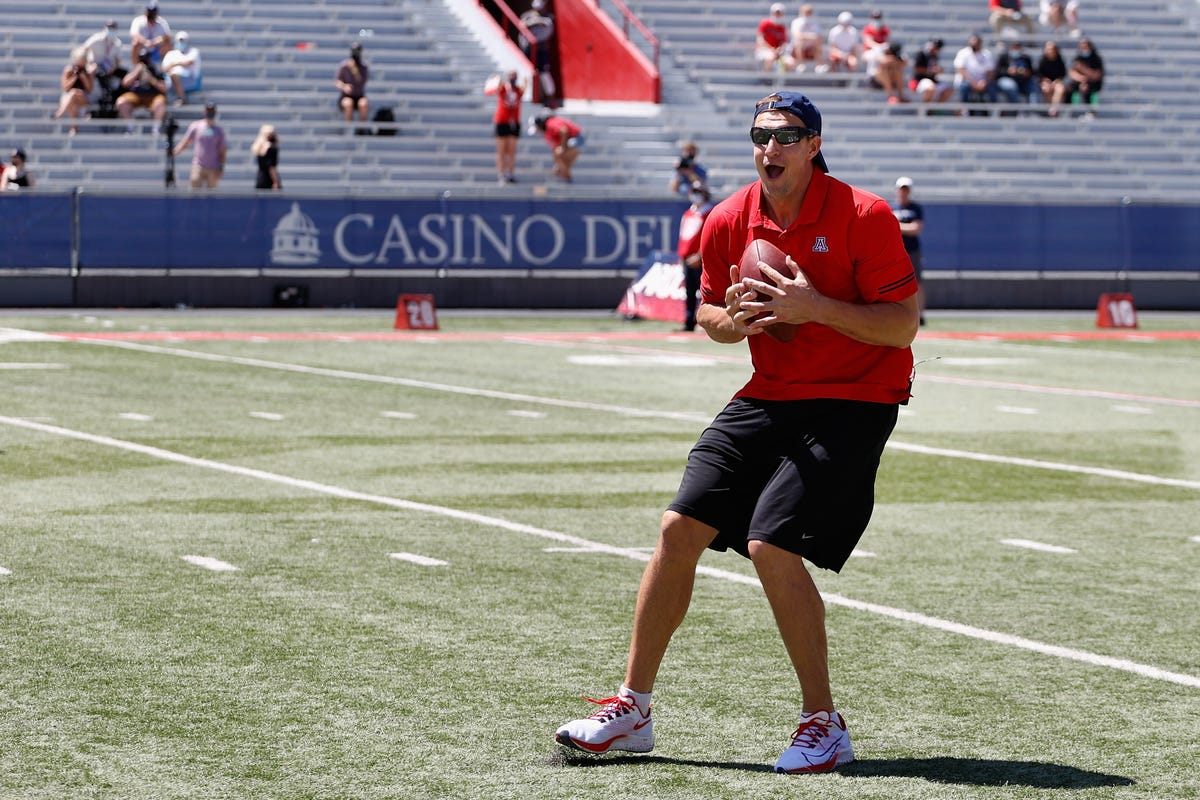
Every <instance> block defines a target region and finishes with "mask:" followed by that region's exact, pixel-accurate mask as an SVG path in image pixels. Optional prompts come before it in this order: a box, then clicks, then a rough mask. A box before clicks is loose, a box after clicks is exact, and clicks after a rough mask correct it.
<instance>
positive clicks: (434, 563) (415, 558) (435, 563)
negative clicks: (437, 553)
mask: <svg viewBox="0 0 1200 800" xmlns="http://www.w3.org/2000/svg"><path fill="white" fill-rule="evenodd" d="M388 556H389V557H391V558H394V559H396V560H397V561H408V562H411V563H413V564H418V565H420V566H422V567H446V566H449V565H450V562H449V561H442V560H440V559H436V558H430V557H429V556H419V555H417V554H416V553H388Z"/></svg>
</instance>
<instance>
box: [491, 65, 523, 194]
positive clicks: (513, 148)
mask: <svg viewBox="0 0 1200 800" xmlns="http://www.w3.org/2000/svg"><path fill="white" fill-rule="evenodd" d="M483 91H484V94H494V95H496V111H495V113H494V114H492V124H493V125H494V126H495V135H496V174H497V175H498V176H499V178H498V180H499V181H500V183H516V182H517V175H516V169H517V139H518V138H519V137H520V135H521V98H522V97H524V96H525V83H524V82H523V81H521V80H520V78H519V77H518V76H517V71H516V70H515V69H513V70H509V71H508V74H507V75H505V76H504V77H503V78H502V77H501V76H500V75H493V76H492V77H491V78H489V79H488V81H487V83H486V84H485V85H484V87H483Z"/></svg>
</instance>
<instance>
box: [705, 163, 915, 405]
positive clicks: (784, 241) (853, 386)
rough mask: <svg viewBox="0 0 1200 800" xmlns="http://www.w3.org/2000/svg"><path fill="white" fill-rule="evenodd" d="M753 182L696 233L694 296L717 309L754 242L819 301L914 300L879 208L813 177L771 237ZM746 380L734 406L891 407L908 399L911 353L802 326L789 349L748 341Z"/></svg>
mask: <svg viewBox="0 0 1200 800" xmlns="http://www.w3.org/2000/svg"><path fill="white" fill-rule="evenodd" d="M761 198H762V189H761V186H760V184H759V182H758V181H755V182H754V183H752V184H750V185H749V186H746V187H743V188H742V189H739V190H738V191H737V192H735V193H734V194H733V195H731V196H730V197H728V198H726V199H725V200H724V201H722V202H721V203H720V204H719V205H718V206H717V207H716V208H715V209H713V211H712V213H710V214H709V215H708V220H707V221H706V222H705V225H704V233H703V236H702V240H701V246H700V252H701V258H702V260H703V264H704V273H703V277H702V278H701V284H700V296H701V300H702V301H703V302H705V303H713V304H716V305H720V306H724V305H725V290H726V289H728V288H729V267H730V266H731V265H734V264H737V263H738V262H739V261H740V260H741V257H742V252H743V251H744V250H745V249H746V245H748V244H749V243H750V242H751V241H752V240H754V239H766V240H767V241H769V242H771V243H773V244H775V245H776V246H778V247H779V249H781V250H783V251H784V252H785V253H787V254H788V255H790V256H791V257H792V259H793V260H794V261H795V262H796V263H797V264H799V265H800V269H802V270H803V271H804V274H805V275H807V276H808V279H809V280H810V281H811V282H812V285H813V287H814V288H815V289H816V290H817V291H818V292H820V293H821V294H823V295H826V296H828V297H832V298H835V299H837V300H844V301H846V302H849V303H862V304H866V303H882V302H898V301H900V300H903V299H905V298H906V297H909V296H911V295H913V294H916V291H917V279H916V276H915V275H914V274H913V269H912V263H911V262H910V261H909V259H908V254H907V253H905V251H904V242H903V240H902V239H901V236H900V226H899V223H898V222H896V218H895V216H893V215H892V210H891V208H890V207H889V205H888V203H887V201H885V200H884V199H883V198H881V197H878V196H876V195H873V194H871V193H870V192H864V191H862V190H861V189H857V188H855V187H853V186H850V185H849V184H846V183H842V182H841V181H839V180H837V179H835V178H831V177H829V176H828V175H827V174H825V173H824V172H822V171H820V170H816V169H814V170H813V175H812V181H811V182H810V183H809V185H808V189H807V191H806V193H805V195H804V203H803V205H802V206H801V209H800V216H799V217H798V218H797V219H796V221H795V222H794V223H792V225H791V227H789V228H788V229H787V230H780V229H779V226H778V225H776V224H775V223H774V222H773V221H772V220H771V218H770V217H769V216H767V213H766V211H765V209H763V208H762V207H761V205H760V202H761ZM748 341H749V346H750V358H751V361H752V362H753V364H754V374H753V375H752V376H751V377H750V381H749V383H747V384H746V385H745V386H743V387H742V388H741V389H740V390H739V391H738V392H737V394H736V395H735V397H753V398H757V399H760V400H805V399H814V398H832V399H844V400H866V401H868V402H875V403H899V402H901V401H903V400H905V399H907V398H908V397H909V391H908V390H909V378H910V376H911V374H912V366H913V359H912V350H911V349H910V348H908V347H904V348H899V347H888V346H886V345H874V344H867V343H865V342H860V341H858V340H857V339H852V338H850V337H849V336H846V335H845V334H842V333H839V332H838V331H836V330H834V329H833V328H830V327H827V326H825V325H820V324H818V323H815V322H808V323H805V324H803V325H801V326H800V327H799V329H798V330H797V333H796V337H795V338H794V339H792V340H791V341H790V342H781V341H779V340H778V339H776V338H774V337H773V336H768V335H765V334H759V335H756V336H750V337H748Z"/></svg>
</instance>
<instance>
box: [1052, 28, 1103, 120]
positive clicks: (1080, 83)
mask: <svg viewBox="0 0 1200 800" xmlns="http://www.w3.org/2000/svg"><path fill="white" fill-rule="evenodd" d="M1103 86H1104V60H1103V59H1101V58H1100V54H1099V53H1098V52H1096V48H1095V47H1093V46H1092V40H1091V39H1088V38H1087V37H1086V36H1085V37H1084V38H1082V39H1080V40H1079V46H1078V48H1077V49H1076V50H1075V57H1074V58H1073V59H1071V66H1070V67H1068V68H1067V77H1066V79H1065V80H1063V82H1062V83H1061V84H1060V85H1059V87H1058V90H1057V92H1056V93H1055V95H1054V103H1053V104H1054V107H1053V108H1052V109H1051V111H1052V112H1054V113H1053V114H1051V116H1053V115H1054V114H1057V113H1058V105H1059V104H1060V103H1062V101H1063V100H1064V99H1066V100H1068V101H1070V100H1072V99H1074V97H1075V96H1076V95H1078V96H1079V102H1081V103H1083V104H1084V105H1091V104H1092V103H1094V102H1096V100H1098V99H1099V94H1100V89H1101V88H1103ZM1087 113H1088V114H1091V113H1092V112H1091V111H1088V112H1087Z"/></svg>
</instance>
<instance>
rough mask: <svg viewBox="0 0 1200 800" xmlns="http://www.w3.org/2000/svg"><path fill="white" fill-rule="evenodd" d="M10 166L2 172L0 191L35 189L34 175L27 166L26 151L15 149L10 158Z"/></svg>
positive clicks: (0, 175)
mask: <svg viewBox="0 0 1200 800" xmlns="http://www.w3.org/2000/svg"><path fill="white" fill-rule="evenodd" d="M8 161H9V164H8V166H7V167H5V168H4V169H3V170H0V190H7V191H14V192H15V191H17V190H19V189H32V188H33V173H32V172H30V171H29V167H28V166H26V163H25V162H26V158H25V151H24V150H22V149H21V148H19V147H17V148H14V149H13V151H12V155H10V156H9V157H8Z"/></svg>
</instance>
